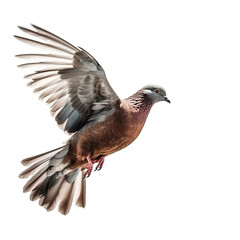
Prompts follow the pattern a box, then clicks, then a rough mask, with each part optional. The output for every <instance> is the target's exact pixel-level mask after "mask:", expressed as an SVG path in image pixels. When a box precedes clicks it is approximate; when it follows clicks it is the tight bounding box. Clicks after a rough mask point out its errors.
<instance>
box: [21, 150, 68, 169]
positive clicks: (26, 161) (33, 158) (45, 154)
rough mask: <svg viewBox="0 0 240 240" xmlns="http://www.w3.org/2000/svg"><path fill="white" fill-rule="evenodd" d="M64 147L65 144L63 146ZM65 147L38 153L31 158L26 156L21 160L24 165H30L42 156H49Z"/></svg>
mask: <svg viewBox="0 0 240 240" xmlns="http://www.w3.org/2000/svg"><path fill="white" fill-rule="evenodd" d="M63 147H64V146H63ZM63 147H59V148H56V149H54V150H51V151H48V152H45V153H42V154H38V155H35V156H32V157H29V158H25V159H23V160H22V161H21V163H22V165H23V166H29V165H30V164H33V163H36V162H38V161H40V160H41V159H42V157H44V158H47V157H50V156H52V155H53V153H56V152H57V151H58V150H60V149H62V148H63Z"/></svg>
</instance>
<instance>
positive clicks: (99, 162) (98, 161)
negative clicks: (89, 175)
mask: <svg viewBox="0 0 240 240" xmlns="http://www.w3.org/2000/svg"><path fill="white" fill-rule="evenodd" d="M93 163H98V165H97V166H96V168H95V170H94V171H100V170H101V169H102V167H103V163H104V157H101V158H100V159H98V160H94V162H93Z"/></svg>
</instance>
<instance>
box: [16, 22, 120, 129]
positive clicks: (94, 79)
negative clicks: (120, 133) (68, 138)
mask: <svg viewBox="0 0 240 240" xmlns="http://www.w3.org/2000/svg"><path fill="white" fill-rule="evenodd" d="M32 26H33V28H34V30H30V29H27V28H24V27H19V28H20V29H21V30H22V31H24V32H25V33H27V34H29V35H32V36H34V37H35V38H37V40H33V39H29V38H25V37H20V36H15V37H16V38H17V39H18V40H20V41H22V42H25V43H27V44H30V45H33V46H35V47H38V48H39V49H43V50H44V52H42V53H38V54H20V55H17V57H20V58H22V59H26V60H29V59H31V60H36V59H37V60H36V61H33V62H27V63H24V64H21V65H19V67H22V68H25V67H32V68H34V73H32V74H29V75H26V76H25V78H28V79H31V81H30V82H29V84H28V85H30V86H32V87H33V88H34V92H39V93H40V95H39V98H40V99H46V102H47V103H48V104H51V105H50V108H51V113H52V115H53V116H54V117H55V119H56V121H57V123H58V124H59V125H60V126H61V127H62V128H63V129H64V130H65V131H67V132H68V133H74V132H76V131H78V130H80V129H81V128H82V127H83V126H84V125H85V124H86V123H87V122H88V121H93V120H95V121H96V120H99V121H101V120H103V119H104V117H105V116H107V115H108V114H109V113H110V112H112V111H113V110H114V106H115V105H116V104H117V103H118V102H119V101H120V99H119V98H118V96H117V94H116V93H115V92H114V91H113V89H112V88H111V86H110V84H109V83H108V81H107V79H106V76H105V73H104V70H103V69H102V67H101V66H100V65H99V63H98V62H97V61H96V59H95V58H94V57H92V56H91V55H90V54H89V53H88V52H87V51H85V50H84V49H82V48H77V47H75V46H73V45H72V44H70V43H68V42H66V41H65V40H63V39H62V38H60V37H58V36H56V35H54V34H52V33H50V32H48V31H46V30H44V29H42V28H40V27H38V26H36V25H32ZM46 50H47V51H48V52H47V53H46V52H45V51H46Z"/></svg>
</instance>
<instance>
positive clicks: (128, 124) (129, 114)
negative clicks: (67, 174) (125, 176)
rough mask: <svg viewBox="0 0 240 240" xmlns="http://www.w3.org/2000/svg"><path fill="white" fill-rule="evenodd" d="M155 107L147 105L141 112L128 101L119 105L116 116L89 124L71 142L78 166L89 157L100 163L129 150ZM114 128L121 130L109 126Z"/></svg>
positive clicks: (71, 148)
mask: <svg viewBox="0 0 240 240" xmlns="http://www.w3.org/2000/svg"><path fill="white" fill-rule="evenodd" d="M151 107H152V104H151V103H148V102H146V105H145V106H142V107H141V108H140V109H139V108H136V107H135V106H134V105H133V104H131V103H130V100H128V99H126V100H123V101H122V102H121V103H120V104H119V105H118V106H116V110H115V114H111V115H109V116H108V117H107V118H106V119H105V121H99V122H96V123H94V124H91V123H90V124H89V125H86V126H85V127H84V128H83V129H82V130H81V131H79V132H78V133H76V134H75V135H74V136H73V137H72V138H71V140H70V144H71V146H72V147H70V150H69V151H71V155H72V156H75V159H76V164H75V167H79V166H81V164H82V163H83V160H84V159H86V157H87V156H90V158H91V159H92V160H96V159H98V158H99V157H100V156H103V157H106V156H108V155H110V154H112V153H114V152H117V151H119V150H121V149H123V148H125V147H127V146H128V145H129V144H130V143H132V142H133V141H134V140H135V139H136V138H137V136H138V135H139V134H140V132H141V130H142V128H143V126H144V123H145V121H146V119H147V115H148V113H149V111H150V109H151ZM132 123H134V124H132ZM114 125H116V126H118V127H117V128H116V129H115V128H111V127H109V126H114ZM71 158H72V157H71Z"/></svg>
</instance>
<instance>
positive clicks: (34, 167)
mask: <svg viewBox="0 0 240 240" xmlns="http://www.w3.org/2000/svg"><path fill="white" fill-rule="evenodd" d="M47 161H49V158H46V159H43V160H41V161H39V162H36V163H34V164H33V165H31V166H30V167H29V168H27V169H26V170H24V171H23V172H22V173H21V174H20V175H19V176H18V177H19V178H28V177H29V176H30V175H32V174H34V173H35V172H36V171H37V170H39V167H43V166H44V165H45V166H46V165H48V163H46V164H44V165H42V164H43V163H45V162H47Z"/></svg>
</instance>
